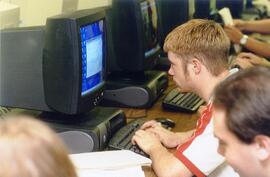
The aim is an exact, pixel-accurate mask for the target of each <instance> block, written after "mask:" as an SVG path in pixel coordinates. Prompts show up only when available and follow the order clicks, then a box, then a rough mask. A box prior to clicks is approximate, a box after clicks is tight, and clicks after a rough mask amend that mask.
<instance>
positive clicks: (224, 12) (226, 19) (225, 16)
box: [218, 7, 242, 53]
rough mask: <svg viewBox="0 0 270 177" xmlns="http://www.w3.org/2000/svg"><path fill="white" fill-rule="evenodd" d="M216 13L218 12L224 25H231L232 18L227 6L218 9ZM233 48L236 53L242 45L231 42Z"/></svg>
mask: <svg viewBox="0 0 270 177" xmlns="http://www.w3.org/2000/svg"><path fill="white" fill-rule="evenodd" d="M218 13H219V14H220V16H221V17H222V20H223V23H224V24H225V25H231V26H232V25H233V18H232V14H231V11H230V9H229V8H228V7H224V8H222V9H220V10H219V11H218ZM233 47H234V50H235V52H236V53H239V52H241V50H242V47H241V46H240V45H238V44H233Z"/></svg>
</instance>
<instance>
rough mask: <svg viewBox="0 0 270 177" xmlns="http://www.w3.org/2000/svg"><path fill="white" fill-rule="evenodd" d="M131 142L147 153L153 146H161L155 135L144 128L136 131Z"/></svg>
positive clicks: (149, 152)
mask: <svg viewBox="0 0 270 177" xmlns="http://www.w3.org/2000/svg"><path fill="white" fill-rule="evenodd" d="M132 143H133V144H137V145H138V146H139V147H140V148H141V149H142V150H143V151H144V152H145V153H147V154H149V155H150V154H151V151H152V150H154V149H155V148H163V146H162V144H161V143H160V141H159V139H158V137H157V136H156V135H154V134H153V133H151V132H147V131H144V130H138V131H136V133H135V135H134V136H133V137H132Z"/></svg>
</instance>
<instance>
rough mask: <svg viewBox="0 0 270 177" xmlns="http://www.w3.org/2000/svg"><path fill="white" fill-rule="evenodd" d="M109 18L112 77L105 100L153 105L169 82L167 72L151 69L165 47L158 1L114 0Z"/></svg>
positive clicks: (105, 101) (119, 103)
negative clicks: (162, 38) (162, 46)
mask: <svg viewBox="0 0 270 177" xmlns="http://www.w3.org/2000/svg"><path fill="white" fill-rule="evenodd" d="M106 17H107V18H106V20H107V29H108V32H107V34H108V65H107V69H108V78H107V85H106V90H105V91H104V99H103V100H102V103H103V105H110V106H124V107H137V108H145V107H150V106H151V105H152V104H153V103H154V101H155V100H156V99H157V98H158V97H159V95H160V94H161V93H162V92H163V90H164V89H165V88H166V87H167V84H168V78H167V74H166V73H165V72H160V71H149V70H150V69H152V68H153V67H154V66H155V65H156V62H157V59H158V54H159V53H160V49H161V48H160V45H159V42H158V35H157V28H158V24H159V21H158V16H157V9H156V3H155V0H113V1H112V8H111V9H109V10H108V12H107V15H106ZM134 98H136V99H134Z"/></svg>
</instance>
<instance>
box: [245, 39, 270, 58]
mask: <svg viewBox="0 0 270 177" xmlns="http://www.w3.org/2000/svg"><path fill="white" fill-rule="evenodd" d="M245 48H247V49H248V50H250V51H251V52H253V53H255V54H257V55H260V56H262V57H267V58H268V57H270V44H268V43H265V42H260V41H258V40H256V39H253V38H248V41H247V43H246V45H245Z"/></svg>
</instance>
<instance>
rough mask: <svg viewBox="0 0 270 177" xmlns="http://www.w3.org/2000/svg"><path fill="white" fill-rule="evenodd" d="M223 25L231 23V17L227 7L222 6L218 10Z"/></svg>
mask: <svg viewBox="0 0 270 177" xmlns="http://www.w3.org/2000/svg"><path fill="white" fill-rule="evenodd" d="M218 13H219V14H220V15H221V17H222V20H223V22H224V24H225V25H233V18H232V15H231V11H230V9H229V8H227V7H224V8H222V9H220V10H219V11H218Z"/></svg>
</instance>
